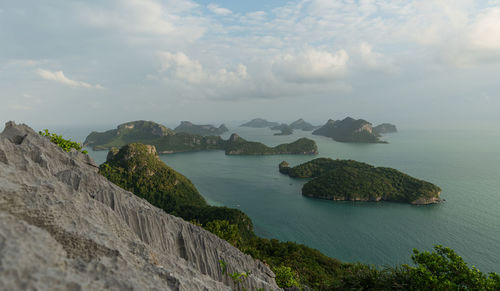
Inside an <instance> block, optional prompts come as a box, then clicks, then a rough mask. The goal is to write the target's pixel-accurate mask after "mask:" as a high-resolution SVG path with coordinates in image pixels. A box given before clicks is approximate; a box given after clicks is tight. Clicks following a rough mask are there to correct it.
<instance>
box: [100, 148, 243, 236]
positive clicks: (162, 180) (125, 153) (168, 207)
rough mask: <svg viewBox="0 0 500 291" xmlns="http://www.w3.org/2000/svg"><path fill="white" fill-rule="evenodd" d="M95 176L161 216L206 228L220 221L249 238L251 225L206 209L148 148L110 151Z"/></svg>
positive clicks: (226, 211) (222, 210) (233, 212)
mask: <svg viewBox="0 0 500 291" xmlns="http://www.w3.org/2000/svg"><path fill="white" fill-rule="evenodd" d="M99 173H100V174H102V175H103V176H104V177H106V178H107V179H108V180H110V181H111V182H113V183H115V184H116V185H118V186H120V187H122V188H123V189H125V190H128V191H130V192H132V193H134V194H135V195H137V196H139V197H141V198H144V199H146V200H147V201H148V202H149V203H151V204H153V205H155V206H156V207H159V208H161V209H163V210H165V212H168V213H170V214H173V215H176V216H179V217H182V218H184V219H185V220H187V221H191V220H193V221H197V222H198V223H200V224H202V225H206V224H207V223H209V222H211V221H216V220H223V221H228V222H229V223H230V224H234V225H236V226H237V228H238V231H239V233H240V235H241V236H242V237H243V238H248V237H250V236H251V235H253V225H252V221H251V220H250V218H248V216H247V215H246V214H245V213H243V212H241V211H240V210H238V209H231V208H227V207H216V206H209V205H208V204H207V203H206V202H205V199H204V198H203V197H202V196H201V195H200V193H199V192H198V190H197V189H196V187H195V186H194V185H193V184H192V183H191V181H190V180H189V179H187V178H186V177H184V176H183V175H181V174H180V173H178V172H176V171H175V170H174V169H172V168H170V167H168V166H167V165H165V163H163V162H162V161H161V160H160V159H159V157H158V154H157V153H156V150H155V148H154V147H152V146H148V145H143V144H129V145H127V146H124V147H123V148H121V149H120V150H119V151H117V150H116V149H114V150H112V151H110V152H109V154H108V158H107V160H106V162H105V163H103V164H102V165H101V166H100V167H99Z"/></svg>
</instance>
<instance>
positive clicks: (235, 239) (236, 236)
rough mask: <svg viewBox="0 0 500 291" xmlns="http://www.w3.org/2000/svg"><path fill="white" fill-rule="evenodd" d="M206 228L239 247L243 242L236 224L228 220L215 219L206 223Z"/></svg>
mask: <svg viewBox="0 0 500 291" xmlns="http://www.w3.org/2000/svg"><path fill="white" fill-rule="evenodd" d="M205 229H206V230H208V231H210V232H211V233H213V234H215V235H217V236H218V237H220V238H222V239H224V240H225V241H227V242H228V243H230V244H232V245H233V246H236V247H238V246H239V245H240V243H241V235H240V232H239V229H238V226H237V225H236V224H231V223H229V221H227V220H213V221H209V222H208V223H207V224H206V225H205Z"/></svg>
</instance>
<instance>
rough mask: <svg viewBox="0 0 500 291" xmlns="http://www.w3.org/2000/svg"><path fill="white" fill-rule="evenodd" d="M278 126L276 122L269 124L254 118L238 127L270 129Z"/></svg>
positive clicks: (269, 122)
mask: <svg viewBox="0 0 500 291" xmlns="http://www.w3.org/2000/svg"><path fill="white" fill-rule="evenodd" d="M277 125H280V124H279V123H278V122H271V121H267V120H265V119H262V118H255V119H252V120H250V121H249V122H247V123H243V124H242V125H240V127H253V128H264V127H271V126H277Z"/></svg>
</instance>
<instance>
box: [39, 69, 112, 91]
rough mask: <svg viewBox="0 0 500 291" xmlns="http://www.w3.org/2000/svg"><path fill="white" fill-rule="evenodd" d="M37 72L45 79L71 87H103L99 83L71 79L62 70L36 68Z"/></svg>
mask: <svg viewBox="0 0 500 291" xmlns="http://www.w3.org/2000/svg"><path fill="white" fill-rule="evenodd" d="M37 73H38V75H40V77H42V78H43V79H45V80H50V81H55V82H57V83H61V84H64V85H68V86H71V87H81V88H96V89H103V87H102V86H101V85H99V84H97V85H91V84H89V83H85V82H82V81H76V80H71V79H70V78H68V77H66V76H65V75H64V73H63V72H62V71H56V72H52V71H49V70H43V69H38V70H37Z"/></svg>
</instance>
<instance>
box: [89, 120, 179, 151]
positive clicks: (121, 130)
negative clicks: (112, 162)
mask: <svg viewBox="0 0 500 291" xmlns="http://www.w3.org/2000/svg"><path fill="white" fill-rule="evenodd" d="M174 134H175V132H174V131H173V130H171V129H168V128H167V127H165V126H163V125H161V124H158V123H155V122H152V121H144V120H139V121H132V122H127V123H124V124H120V125H119V126H118V127H117V128H116V129H112V130H108V131H105V132H95V131H94V132H92V133H90V134H89V135H88V136H87V138H86V139H85V142H84V143H83V144H84V145H86V146H92V147H93V148H94V150H102V149H110V148H112V147H117V148H121V147H122V146H125V145H127V144H129V143H134V142H141V143H146V144H149V142H148V141H152V140H156V139H158V138H162V137H166V136H171V135H174Z"/></svg>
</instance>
